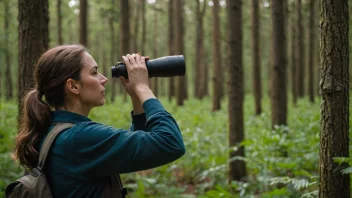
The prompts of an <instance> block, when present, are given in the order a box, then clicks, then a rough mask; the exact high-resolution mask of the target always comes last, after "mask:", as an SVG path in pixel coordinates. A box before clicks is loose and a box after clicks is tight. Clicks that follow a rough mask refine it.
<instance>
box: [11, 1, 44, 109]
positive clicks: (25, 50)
mask: <svg viewBox="0 0 352 198" xmlns="http://www.w3.org/2000/svg"><path fill="white" fill-rule="evenodd" d="M18 8H19V9H18V14H19V16H18V21H19V26H18V28H19V29H18V30H19V32H18V35H19V42H18V43H19V49H18V51H19V57H18V58H19V62H18V67H19V69H18V99H19V101H20V103H19V115H21V113H22V102H23V101H22V99H23V97H24V95H25V93H26V92H27V91H28V90H29V89H31V88H33V87H34V86H35V84H34V72H33V71H34V64H35V62H36V61H37V60H38V58H39V57H40V55H41V54H42V53H43V52H44V51H46V50H47V49H48V44H49V30H48V25H49V13H48V0H31V1H26V0H19V1H18Z"/></svg>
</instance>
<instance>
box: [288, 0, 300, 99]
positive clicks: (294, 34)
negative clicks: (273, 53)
mask: <svg viewBox="0 0 352 198" xmlns="http://www.w3.org/2000/svg"><path fill="white" fill-rule="evenodd" d="M291 5H292V6H291V10H292V11H291V12H292V14H291V15H290V17H291V20H290V21H291V57H290V58H291V91H292V99H293V104H296V103H297V83H296V71H297V69H296V67H297V62H298V61H297V58H298V56H297V50H296V48H297V28H296V26H297V23H296V17H295V14H294V11H295V9H296V6H295V2H294V1H293V2H292V4H291Z"/></svg>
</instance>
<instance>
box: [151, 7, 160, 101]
mask: <svg viewBox="0 0 352 198" xmlns="http://www.w3.org/2000/svg"><path fill="white" fill-rule="evenodd" d="M154 6H155V11H154V16H153V17H154V28H153V29H154V30H153V31H154V32H153V34H154V35H153V56H154V58H157V57H158V48H159V44H158V36H159V33H158V28H159V27H158V11H157V9H156V8H157V6H156V2H155V4H154ZM152 90H153V93H154V94H155V96H158V95H159V87H158V78H157V77H155V78H152Z"/></svg>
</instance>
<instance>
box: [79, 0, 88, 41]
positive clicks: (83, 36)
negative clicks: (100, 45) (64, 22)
mask: <svg viewBox="0 0 352 198" xmlns="http://www.w3.org/2000/svg"><path fill="white" fill-rule="evenodd" d="M87 11H88V2H87V0H80V4H79V25H80V26H79V27H80V30H79V42H80V43H81V44H82V45H84V46H86V47H87V46H88V40H87V30H88V28H87V15H88V14H87Z"/></svg>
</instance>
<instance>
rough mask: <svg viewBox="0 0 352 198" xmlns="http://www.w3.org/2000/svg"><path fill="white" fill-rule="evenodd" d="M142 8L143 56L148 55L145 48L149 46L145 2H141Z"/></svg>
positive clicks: (143, 0)
mask: <svg viewBox="0 0 352 198" xmlns="http://www.w3.org/2000/svg"><path fill="white" fill-rule="evenodd" d="M141 7H142V11H141V12H142V43H141V51H142V55H144V56H145V55H146V54H145V53H146V51H145V46H146V45H147V21H146V18H145V13H146V10H145V0H141Z"/></svg>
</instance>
